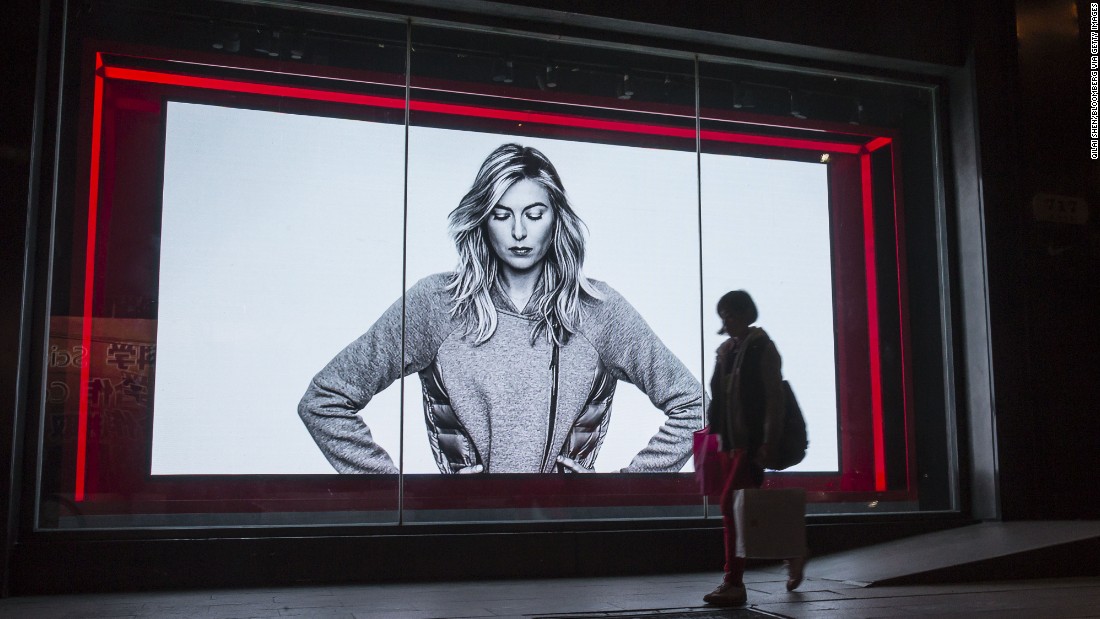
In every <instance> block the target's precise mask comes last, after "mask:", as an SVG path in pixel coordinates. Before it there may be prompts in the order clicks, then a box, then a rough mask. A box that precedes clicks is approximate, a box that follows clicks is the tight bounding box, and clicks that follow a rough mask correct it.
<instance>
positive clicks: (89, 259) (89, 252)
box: [73, 53, 103, 501]
mask: <svg viewBox="0 0 1100 619" xmlns="http://www.w3.org/2000/svg"><path fill="white" fill-rule="evenodd" d="M95 66H96V72H95V94H94V96H93V103H92V153H91V165H90V167H91V171H90V172H89V174H90V175H91V179H90V180H89V182H88V247H87V249H86V251H85V254H84V324H83V325H82V331H81V336H80V345H81V346H82V347H83V349H84V354H83V355H82V359H81V363H80V405H79V406H80V408H79V412H78V416H77V431H76V488H75V489H74V490H73V500H74V501H83V500H84V473H85V466H86V462H85V461H86V460H87V456H88V395H89V394H88V392H89V390H90V388H91V382H92V381H91V378H92V361H91V357H92V292H93V290H95V237H96V216H97V214H98V212H99V155H100V153H99V149H100V141H101V138H102V125H103V74H102V69H103V57H102V56H101V55H100V54H98V53H97V54H96V58H95Z"/></svg>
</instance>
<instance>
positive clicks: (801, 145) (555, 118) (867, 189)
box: [74, 53, 891, 501]
mask: <svg viewBox="0 0 1100 619" xmlns="http://www.w3.org/2000/svg"><path fill="white" fill-rule="evenodd" d="M105 78H111V79H119V80H128V81H138V82H147V83H153V84H164V85H169V86H183V87H190V88H202V89H207V90H223V91H229V92H242V93H250V94H258V95H268V96H276V97H290V98H296V99H306V100H314V101H328V102H333V103H346V104H352V105H368V106H374V107H382V108H391V109H401V108H404V106H405V105H406V102H405V100H404V99H403V98H395V97H383V96H377V95H362V94H354V93H346V92H337V91H329V90H317V89H312V88H301V87H294V86H279V85H273V84H263V83H257V82H245V81H238V80H229V79H221V78H211V77H199V76H190V75H181V74H173V73H163V72H159V71H146V70H141V69H128V68H124V67H105V66H104V65H103V58H102V56H101V54H99V53H97V54H96V78H95V95H94V103H93V112H92V152H91V182H90V184H89V198H88V244H87V253H86V258H85V273H84V281H85V286H84V325H83V334H82V342H83V346H84V349H85V350H86V351H88V354H86V355H85V357H84V359H85V361H84V363H83V364H82V365H81V372H80V373H81V385H82V389H81V393H80V405H79V406H80V410H79V423H78V436H77V454H76V460H77V462H76V489H75V493H74V495H75V500H76V501H83V500H84V482H85V480H84V477H85V468H86V462H85V460H86V457H87V427H88V395H89V394H88V384H89V382H90V352H91V339H92V328H91V325H92V300H93V289H94V285H93V284H94V281H93V280H94V274H95V236H96V215H97V211H98V205H99V159H100V148H101V143H100V142H101V125H102V114H103V110H102V99H103V87H104V83H103V81H104V79H105ZM409 109H410V110H412V111H419V112H427V113H438V114H451V115H459V116H472V117H477V118H490V119H497V120H507V121H514V122H517V123H524V122H529V123H537V124H544V125H554V126H565V127H575V128H582V129H596V130H603V131H617V132H626V133H640V134H646V135H659V136H664V137H673V138H685V139H694V138H695V135H696V133H695V129H693V128H682V127H668V126H662V125H651V124H645V123H636V122H626V121H616V120H603V119H596V118H588V117H584V116H572V115H567V114H550V113H543V112H523V111H515V110H501V109H495V108H484V107H477V106H471V105H459V104H449V103H435V102H429V101H416V100H412V101H410V102H409ZM700 137H701V139H704V140H711V141H716V142H728V143H737V144H750V145H758V146H771V147H778V148H790V149H798V150H818V151H821V152H834V153H845V154H862V155H861V157H860V160H861V167H862V181H863V183H862V185H863V213H864V239H865V242H864V252H865V254H864V262H865V264H866V270H867V272H866V277H867V299H868V301H867V304H868V322H869V324H868V331H869V337H870V352H871V354H870V359H871V397H872V417H873V433H874V449H875V489H876V490H878V491H884V490H885V489H886V469H885V466H886V465H885V454H884V449H885V445H884V439H883V420H882V397H881V395H882V383H881V364H880V360H879V358H878V354H877V352H878V350H879V335H878V300H877V284H876V279H875V264H874V255H875V246H874V225H873V224H874V221H873V217H872V200H871V165H870V158H869V157H868V156H867V154H866V153H868V152H870V151H872V150H876V149H878V148H880V147H882V146H884V145H886V144H889V143H890V142H891V140H890V138H887V137H878V138H875V139H874V140H872V141H871V142H868V143H867V144H866V145H858V144H849V143H843V142H829V141H819V140H806V139H798V138H786V137H778V136H762V135H748V134H740V133H733V132H724V131H715V130H705V131H701V132H700Z"/></svg>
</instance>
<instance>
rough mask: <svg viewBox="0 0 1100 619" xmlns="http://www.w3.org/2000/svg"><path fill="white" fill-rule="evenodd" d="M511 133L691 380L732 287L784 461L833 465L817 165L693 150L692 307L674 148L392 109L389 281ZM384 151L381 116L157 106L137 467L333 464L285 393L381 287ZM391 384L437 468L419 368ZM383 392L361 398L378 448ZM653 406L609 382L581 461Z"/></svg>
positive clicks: (657, 418)
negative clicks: (751, 315)
mask: <svg viewBox="0 0 1100 619" xmlns="http://www.w3.org/2000/svg"><path fill="white" fill-rule="evenodd" d="M511 141H514V142H518V143H521V144H524V145H530V146H534V147H536V148H538V149H540V150H542V151H543V152H544V153H545V154H546V155H547V156H548V157H549V158H550V160H551V161H553V162H554V164H555V165H556V166H557V168H558V171H559V173H560V174H561V177H562V180H563V182H564V184H565V187H566V190H567V192H568V194H569V196H570V198H571V201H572V203H573V205H574V208H575V210H576V211H577V213H578V215H579V216H580V217H581V219H582V220H584V222H585V224H586V225H587V226H588V228H589V231H590V237H589V241H588V244H587V251H588V255H587V261H586V265H585V271H586V273H587V274H588V275H589V276H590V277H592V278H595V279H600V280H603V281H606V282H607V283H608V284H610V285H611V286H612V287H614V288H615V289H616V290H618V291H619V292H620V293H621V294H622V295H623V296H624V297H625V298H626V299H627V300H628V301H629V302H630V303H631V304H632V305H633V306H634V307H635V308H636V309H637V310H638V311H639V313H640V314H641V315H642V316H643V317H644V318H645V319H646V321H647V322H648V323H649V324H650V326H651V327H652V328H653V329H654V331H655V332H656V333H657V335H658V336H659V337H660V338H661V339H662V340H663V341H664V342H665V344H666V345H667V346H668V347H669V348H670V349H671V350H672V351H673V353H674V354H676V355H677V356H678V357H679V358H680V359H681V360H682V361H683V362H684V364H685V365H686V366H687V367H688V368H689V370H690V371H691V372H692V374H693V375H695V377H696V378H701V377H706V376H709V372H710V369H711V365H712V363H713V350H714V348H716V347H717V345H718V343H720V341H721V337H720V336H718V335H716V334H715V331H716V330H717V328H718V321H717V318H716V317H715V315H714V304H715V302H716V301H717V298H718V297H719V296H721V294H722V293H723V292H725V291H726V290H729V289H732V288H744V289H747V290H749V291H750V292H751V293H752V294H753V296H754V298H755V299H756V301H757V304H758V306H759V307H760V310H761V323H760V324H761V325H762V326H764V327H765V329H766V330H767V331H768V332H769V333H770V334H771V336H772V338H773V339H774V340H775V341H776V343H777V345H778V347H779V350H780V352H781V353H782V355H783V359H784V374H785V376H786V377H787V378H788V379H790V380H791V382H792V384H793V385H794V387H795V390H796V393H797V394H798V396H799V400H800V402H801V403H802V406H803V410H804V412H805V414H806V417H807V422H808V424H809V427H810V432H811V449H810V452H809V454H808V455H807V459H806V461H805V462H803V464H801V465H799V467H797V469H795V470H805V471H835V470H836V468H837V446H836V435H837V428H836V385H835V362H834V356H833V317H832V299H831V283H830V277H831V274H830V266H829V265H830V254H829V237H828V234H829V233H828V230H829V228H828V195H827V184H826V182H825V172H826V167H825V166H824V165H820V164H809V163H794V162H786V161H772V160H765V159H751V158H743V157H729V156H717V155H705V156H704V157H703V158H702V170H701V173H702V188H703V192H702V196H701V197H702V203H703V221H702V223H703V234H702V235H701V238H702V241H703V261H704V268H703V274H702V284H703V295H702V296H703V304H704V307H703V312H702V313H703V316H704V322H703V324H702V325H701V324H700V306H699V304H700V293H699V286H700V279H701V278H700V273H699V256H700V253H699V252H700V248H699V242H700V241H699V239H700V232H699V230H700V228H699V225H700V222H699V215H698V201H699V199H700V195H699V193H698V191H697V185H696V178H697V175H696V173H697V170H696V156H695V154H694V153H683V152H677V151H666V150H656V149H645V148H636V147H624V146H612V145H603V144H590V143H583V142H569V141H562V140H551V139H534V138H525V137H523V138H516V137H510V136H507V135H503V134H489V133H475V132H464V131H456V130H447V129H436V128H424V127H411V128H410V130H409V166H408V174H409V179H408V191H409V195H408V239H407V243H408V244H407V248H406V250H407V256H408V263H407V280H406V282H407V285H408V286H411V285H412V284H413V283H415V282H416V281H417V280H419V279H420V278H422V277H424V276H426V275H429V274H432V273H437V272H441V271H449V270H451V269H452V268H453V267H454V265H455V261H456V253H455V250H454V245H453V243H452V241H451V239H450V237H449V235H448V234H447V214H448V213H449V212H450V210H451V209H453V208H454V206H455V205H457V203H458V200H459V199H460V198H461V196H462V195H463V194H464V193H465V192H466V190H467V189H468V188H469V185H470V183H471V182H472V180H473V178H474V175H475V173H476V172H477V169H478V167H479V166H480V164H481V161H482V160H483V159H484V157H485V156H486V155H488V153H489V152H491V151H492V150H493V149H494V148H496V147H497V146H499V145H500V144H502V143H504V142H511ZM404 148H405V145H404V128H403V127H401V126H395V125H387V124H380V123H371V122H364V121H353V120H344V119H333V118H319V117H311V116H302V115H292V114H282V113H275V112H263V111H255V110H240V109H232V108H224V107H218V106H209V105H197V104H186V103H177V102H171V103H169V105H168V125H167V137H166V151H165V175H164V201H163V224H162V235H161V265H160V291H159V294H160V296H159V316H158V335H157V346H158V350H157V366H156V379H155V391H154V422H153V448H152V452H153V454H152V471H151V472H152V474H154V475H162V474H297V473H333V469H332V467H331V466H330V465H329V464H328V463H327V461H325V459H324V457H323V456H322V455H321V453H320V451H319V449H318V448H317V446H316V445H315V444H314V442H313V440H312V439H311V438H310V436H309V434H308V432H306V430H305V428H304V426H303V425H302V423H301V421H300V420H299V418H298V415H297V404H298V400H299V399H300V397H301V396H302V394H303V393H304V391H305V388H306V386H307V385H308V383H309V380H310V379H311V378H312V377H313V375H314V374H315V373H316V372H317V371H318V370H320V369H321V368H322V367H323V366H324V365H325V364H326V363H327V362H328V361H329V360H330V359H331V358H332V357H333V356H334V355H335V354H336V353H337V352H339V351H340V350H341V349H342V348H343V347H344V346H346V345H347V344H348V343H350V342H351V341H352V340H354V339H355V338H356V337H358V336H359V335H360V334H361V333H362V332H363V331H365V330H366V329H367V328H369V327H370V326H371V324H373V323H374V321H375V320H376V319H377V318H378V317H379V316H380V315H381V314H382V312H383V311H384V310H385V309H386V308H387V307H388V306H389V305H390V304H391V303H393V302H394V301H395V300H396V299H398V298H399V297H400V295H401V286H402V284H401V282H402V279H401V275H402V273H401V265H402V246H401V241H402V229H403V224H402V216H403V212H402V206H403V191H404V186H403V183H404V174H405V171H404V169H403V166H402V164H403V159H404ZM700 333H702V336H701V335H700ZM704 351H705V352H704ZM405 389H406V398H405V409H404V410H405V440H404V446H405V453H404V466H405V471H406V472H409V473H437V472H438V469H437V468H436V466H435V464H434V459H433V458H432V454H431V451H430V448H429V447H428V442H427V440H426V438H425V428H424V421H423V406H422V402H421V390H420V384H419V379H418V378H417V377H416V376H415V375H413V376H410V377H408V378H406V379H405ZM399 391H400V382H397V383H395V384H394V385H392V386H391V387H390V388H389V389H386V390H385V391H383V392H382V393H380V394H378V395H377V396H375V398H374V399H373V400H372V401H371V403H370V404H369V405H368V406H367V408H366V409H364V411H363V413H362V415H363V418H364V419H365V421H366V422H367V423H368V425H369V426H370V428H371V432H372V434H373V435H374V437H375V439H376V440H377V441H378V443H379V444H380V445H382V446H383V447H385V448H386V449H387V450H388V451H389V453H390V455H391V456H392V457H393V458H394V460H395V462H396V461H397V459H398V457H399V445H400V444H401V440H400V439H401V398H400V394H399ZM663 420H664V415H663V413H662V412H661V411H659V410H657V409H655V408H654V406H653V405H652V404H651V403H650V402H649V401H648V399H647V398H646V397H645V396H644V394H642V393H640V392H639V391H638V389H636V388H635V387H633V386H631V385H626V384H620V385H619V388H618V390H617V392H616V396H615V400H614V404H613V407H612V419H611V426H610V428H609V432H608V436H607V439H606V441H605V443H604V445H603V448H602V449H601V452H600V456H599V459H598V460H597V463H596V466H597V470H599V471H617V470H618V469H619V468H621V467H623V466H626V465H627V464H628V463H629V462H630V459H631V458H632V457H633V455H634V454H635V453H637V451H639V450H640V449H641V448H642V447H644V446H645V444H646V442H647V441H648V440H649V437H650V436H652V435H653V433H654V432H655V431H656V430H657V428H658V427H659V426H660V424H661V423H662V421H663ZM685 470H690V462H689V464H688V466H687V467H686V468H685Z"/></svg>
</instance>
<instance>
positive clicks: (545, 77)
mask: <svg viewBox="0 0 1100 619" xmlns="http://www.w3.org/2000/svg"><path fill="white" fill-rule="evenodd" d="M539 78H540V79H539V85H540V86H544V87H546V88H557V87H558V68H557V67H555V66H554V65H552V64H550V63H546V68H544V69H543V71H542V74H541V75H539Z"/></svg>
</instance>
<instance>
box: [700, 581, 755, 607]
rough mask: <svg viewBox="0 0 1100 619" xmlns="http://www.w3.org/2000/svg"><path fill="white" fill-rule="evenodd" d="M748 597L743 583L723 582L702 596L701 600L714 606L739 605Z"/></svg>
mask: <svg viewBox="0 0 1100 619" xmlns="http://www.w3.org/2000/svg"><path fill="white" fill-rule="evenodd" d="M747 599H748V596H747V595H746V593H745V585H735V584H733V583H730V582H724V583H722V584H720V585H718V588H717V589H715V590H714V591H711V592H710V593H708V594H706V595H704V596H703V601H704V602H706V603H707V604H713V605H714V606H741V605H742V604H744V603H745V601H746V600H747Z"/></svg>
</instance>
